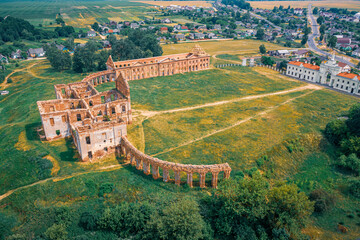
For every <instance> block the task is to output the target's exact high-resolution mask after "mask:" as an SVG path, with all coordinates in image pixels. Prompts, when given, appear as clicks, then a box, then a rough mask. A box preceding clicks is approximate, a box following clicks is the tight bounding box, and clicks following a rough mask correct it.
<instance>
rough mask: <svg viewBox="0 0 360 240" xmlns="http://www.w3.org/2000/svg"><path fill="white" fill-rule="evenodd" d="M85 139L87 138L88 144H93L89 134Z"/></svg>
mask: <svg viewBox="0 0 360 240" xmlns="http://www.w3.org/2000/svg"><path fill="white" fill-rule="evenodd" d="M85 140H86V144H91V141H90V137H89V136H87V137H86V138H85Z"/></svg>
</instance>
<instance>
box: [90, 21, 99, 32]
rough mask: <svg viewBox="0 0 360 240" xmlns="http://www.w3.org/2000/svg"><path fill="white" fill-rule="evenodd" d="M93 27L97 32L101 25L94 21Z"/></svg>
mask: <svg viewBox="0 0 360 240" xmlns="http://www.w3.org/2000/svg"><path fill="white" fill-rule="evenodd" d="M91 28H92V29H94V31H97V32H98V31H99V28H100V26H99V24H98V23H97V22H94V23H93V24H92V25H91Z"/></svg>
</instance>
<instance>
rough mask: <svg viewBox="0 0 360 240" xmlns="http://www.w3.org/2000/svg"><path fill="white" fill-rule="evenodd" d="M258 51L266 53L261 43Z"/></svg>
mask: <svg viewBox="0 0 360 240" xmlns="http://www.w3.org/2000/svg"><path fill="white" fill-rule="evenodd" d="M259 51H260V53H261V54H265V53H266V47H265V45H264V44H261V45H260V47H259Z"/></svg>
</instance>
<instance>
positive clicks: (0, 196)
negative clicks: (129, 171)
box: [0, 164, 125, 201]
mask: <svg viewBox="0 0 360 240" xmlns="http://www.w3.org/2000/svg"><path fill="white" fill-rule="evenodd" d="M123 165H125V164H116V165H111V166H105V167H102V168H99V169H97V170H91V171H86V172H79V173H74V174H71V175H66V176H59V177H52V178H47V179H44V180H40V181H37V182H34V183H31V184H29V185H25V186H22V187H18V188H15V189H13V190H10V191H8V192H6V193H4V194H3V195H0V201H1V200H3V199H5V198H7V197H8V196H10V195H11V194H13V193H14V192H16V191H19V190H22V189H26V188H29V187H32V186H36V185H39V184H42V183H46V182H48V181H51V180H52V181H53V182H59V181H64V180H66V179H69V178H73V177H77V176H80V175H84V174H88V173H97V172H106V171H114V170H117V169H120V168H121V167H122V166H123Z"/></svg>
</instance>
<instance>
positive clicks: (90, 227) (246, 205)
mask: <svg viewBox="0 0 360 240" xmlns="http://www.w3.org/2000/svg"><path fill="white" fill-rule="evenodd" d="M113 191H114V185H113V184H112V183H103V184H101V186H100V188H99V190H98V193H97V196H96V195H94V196H92V198H93V197H99V198H100V199H106V198H107V195H108V194H112V192H113ZM95 194H96V193H95ZM198 196H199V197H194V196H193V195H191V194H190V195H187V196H184V195H183V196H178V197H176V198H173V197H169V196H163V197H162V198H161V199H158V198H155V199H151V198H150V200H142V201H134V202H127V201H124V202H114V203H112V204H110V202H108V203H107V201H98V202H97V203H96V204H95V205H82V207H80V208H76V209H72V208H70V207H66V206H63V207H53V208H49V209H48V210H47V211H46V214H47V216H49V217H47V218H46V223H44V225H45V226H46V227H45V228H43V230H41V231H40V232H39V231H38V232H37V233H36V239H49V240H62V239H119V238H120V239H154V240H157V239H159V240H160V239H161V240H162V239H164V240H165V239H178V240H187V239H189V240H196V239H204V240H205V239H239V240H241V239H244V240H245V239H246V240H249V239H250V240H251V239H254V240H256V239H263V240H266V239H279V240H280V239H282V240H286V239H304V238H306V236H305V235H303V234H302V233H301V229H302V228H304V227H305V226H306V224H307V223H308V221H309V216H310V215H311V214H312V212H313V202H311V201H310V200H309V199H308V197H307V196H306V195H305V193H303V192H300V191H299V189H298V187H297V186H296V185H294V184H287V183H284V182H276V183H273V184H270V183H269V182H268V180H266V179H265V178H264V177H262V175H261V174H260V173H259V172H258V171H256V172H253V173H252V174H251V175H246V176H244V175H239V174H238V175H237V176H234V177H233V178H231V179H225V180H223V181H221V182H220V183H219V186H218V189H216V190H213V191H211V194H207V193H204V192H200V193H199V194H198ZM93 204H94V203H93ZM14 222H16V221H15V220H14V219H12V220H10V216H6V215H4V214H0V223H1V224H0V235H1V234H3V236H0V237H5V236H8V235H11V230H10V229H12V227H13V226H14ZM2 230H4V231H2Z"/></svg>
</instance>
